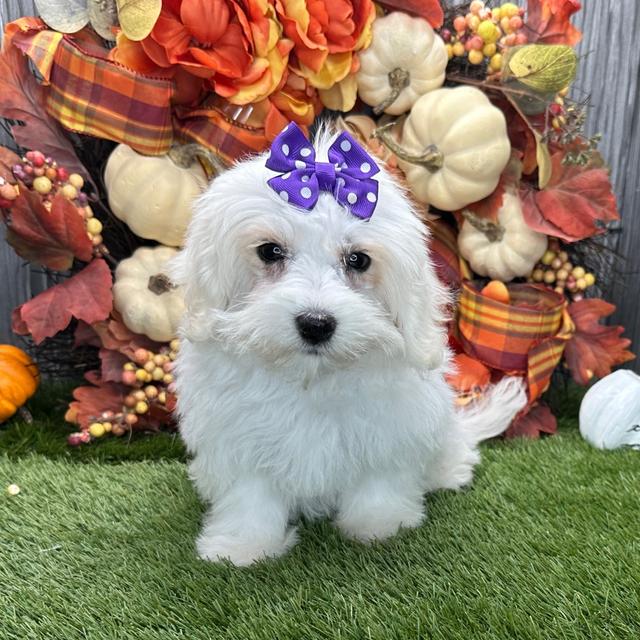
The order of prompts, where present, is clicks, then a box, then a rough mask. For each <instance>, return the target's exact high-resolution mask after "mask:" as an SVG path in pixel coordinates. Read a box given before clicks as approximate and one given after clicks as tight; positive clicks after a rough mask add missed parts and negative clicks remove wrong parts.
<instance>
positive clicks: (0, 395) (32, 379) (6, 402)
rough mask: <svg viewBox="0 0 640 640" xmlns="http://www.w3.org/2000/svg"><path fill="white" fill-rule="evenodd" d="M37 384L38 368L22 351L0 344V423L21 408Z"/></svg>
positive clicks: (38, 380) (38, 379) (38, 378)
mask: <svg viewBox="0 0 640 640" xmlns="http://www.w3.org/2000/svg"><path fill="white" fill-rule="evenodd" d="M39 382H40V373H39V372H38V368H37V367H36V365H35V363H34V362H33V360H31V358H30V357H29V356H28V355H27V354H26V353H25V352H24V351H22V349H18V347H14V346H13V345H10V344H0V422H4V421H5V420H7V419H8V418H10V417H11V416H12V415H13V414H14V413H15V412H16V411H18V409H20V408H21V407H22V405H23V404H24V403H25V402H26V401H27V400H28V399H29V398H30V397H31V396H32V395H33V394H34V393H35V391H36V389H37V388H38V383H39Z"/></svg>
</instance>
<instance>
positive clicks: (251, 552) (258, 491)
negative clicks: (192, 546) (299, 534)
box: [197, 477, 297, 566]
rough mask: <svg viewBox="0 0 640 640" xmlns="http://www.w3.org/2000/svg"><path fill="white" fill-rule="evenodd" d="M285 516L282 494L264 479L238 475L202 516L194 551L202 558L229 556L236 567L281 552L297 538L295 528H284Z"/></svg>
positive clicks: (227, 557) (285, 523) (285, 505)
mask: <svg viewBox="0 0 640 640" xmlns="http://www.w3.org/2000/svg"><path fill="white" fill-rule="evenodd" d="M288 517H289V509H288V506H287V504H286V500H285V499H284V496H282V495H279V494H278V492H277V491H276V490H275V489H274V488H273V487H272V486H271V485H270V484H269V482H268V481H267V480H265V479H264V478H259V477H247V478H241V479H239V480H237V481H236V482H235V483H234V484H233V485H232V486H231V487H230V489H229V490H228V491H227V492H226V493H224V494H223V495H222V496H221V497H220V498H219V499H218V500H217V501H216V502H215V504H213V505H212V507H211V508H210V510H209V511H208V513H207V515H206V516H205V521H204V527H203V529H202V532H201V534H200V536H199V538H198V541H197V547H198V553H199V554H200V557H201V558H203V559H205V560H213V561H219V560H223V559H229V560H231V562H233V563H234V564H236V565H239V566H247V565H250V564H251V563H252V562H254V561H255V560H260V559H263V558H265V557H269V556H279V555H282V554H283V553H285V552H286V551H288V550H289V549H290V548H291V547H292V546H293V545H294V544H295V542H296V539H297V538H296V532H295V529H294V528H288Z"/></svg>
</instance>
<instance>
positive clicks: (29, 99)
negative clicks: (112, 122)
mask: <svg viewBox="0 0 640 640" xmlns="http://www.w3.org/2000/svg"><path fill="white" fill-rule="evenodd" d="M0 116H1V117H3V118H8V119H11V120H20V121H21V122H23V123H24V124H25V126H22V125H20V124H14V125H12V127H11V132H12V134H13V137H14V138H15V140H16V142H17V143H18V144H19V145H20V146H21V147H24V148H25V149H38V150H39V151H42V153H44V154H45V155H47V156H51V157H52V158H54V159H55V160H56V161H57V162H58V164H59V165H60V166H63V167H65V169H67V170H68V171H69V173H73V172H76V173H80V174H82V175H83V176H85V177H87V178H88V173H87V170H86V169H85V167H84V166H83V164H82V163H81V162H80V160H78V156H77V155H76V152H75V151H74V149H73V146H72V145H71V143H70V142H69V140H68V139H67V137H66V135H65V133H64V130H63V129H62V127H61V126H60V124H58V122H57V120H55V119H54V118H52V117H51V116H50V115H49V114H48V113H47V110H46V90H45V88H44V87H43V86H42V85H40V84H39V83H38V81H37V80H36V79H35V77H34V76H33V74H32V73H31V71H30V70H29V64H28V59H27V57H26V56H23V55H22V54H21V53H20V51H18V49H16V48H15V47H12V46H7V47H5V49H4V50H3V51H2V53H0Z"/></svg>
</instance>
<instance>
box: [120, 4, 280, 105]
mask: <svg viewBox="0 0 640 640" xmlns="http://www.w3.org/2000/svg"><path fill="white" fill-rule="evenodd" d="M273 2H274V0H244V1H243V2H242V3H240V2H239V1H236V0H163V3H162V11H161V12H160V16H159V17H158V20H157V22H156V24H155V25H154V27H153V29H152V31H151V33H150V34H149V36H147V37H146V38H145V39H144V40H142V41H140V42H139V43H135V42H132V41H130V40H127V39H126V38H125V37H124V36H121V37H120V38H119V40H118V46H117V50H116V51H115V52H114V54H113V58H114V59H115V60H117V61H118V62H120V63H121V64H124V65H125V66H128V67H130V68H133V69H136V70H139V71H141V72H145V73H150V69H152V68H155V69H171V68H173V67H174V66H176V65H177V66H179V67H181V68H183V69H184V70H185V71H187V72H189V73H190V74H192V75H194V76H197V77H200V78H203V79H205V80H207V81H208V82H210V83H211V85H212V86H213V89H214V91H215V92H216V93H217V94H218V95H220V96H223V97H224V98H226V99H227V100H229V101H230V102H232V103H234V104H248V103H250V102H254V101H256V100H262V99H264V98H266V97H267V96H268V95H270V94H271V93H273V91H275V89H276V88H277V87H278V85H279V84H280V83H281V81H282V78H283V75H284V72H285V70H286V67H287V62H288V58H289V51H290V50H291V48H292V46H293V43H292V42H291V41H289V40H287V39H283V38H282V27H281V26H280V23H279V22H278V20H277V16H276V11H275V7H274V5H273Z"/></svg>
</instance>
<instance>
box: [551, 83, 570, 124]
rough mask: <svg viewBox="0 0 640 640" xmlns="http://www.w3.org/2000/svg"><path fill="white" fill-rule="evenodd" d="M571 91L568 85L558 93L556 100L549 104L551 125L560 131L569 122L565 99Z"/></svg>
mask: <svg viewBox="0 0 640 640" xmlns="http://www.w3.org/2000/svg"><path fill="white" fill-rule="evenodd" d="M568 93H569V87H566V88H565V89H563V90H562V91H560V92H559V93H558V95H557V96H556V97H555V99H554V101H553V102H552V103H551V104H550V105H549V115H550V116H551V126H552V127H553V128H554V129H555V130H556V131H559V130H560V129H562V128H563V127H564V126H565V125H566V124H567V117H566V116H567V109H566V106H565V103H564V99H565V98H566V97H567V94H568Z"/></svg>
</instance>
